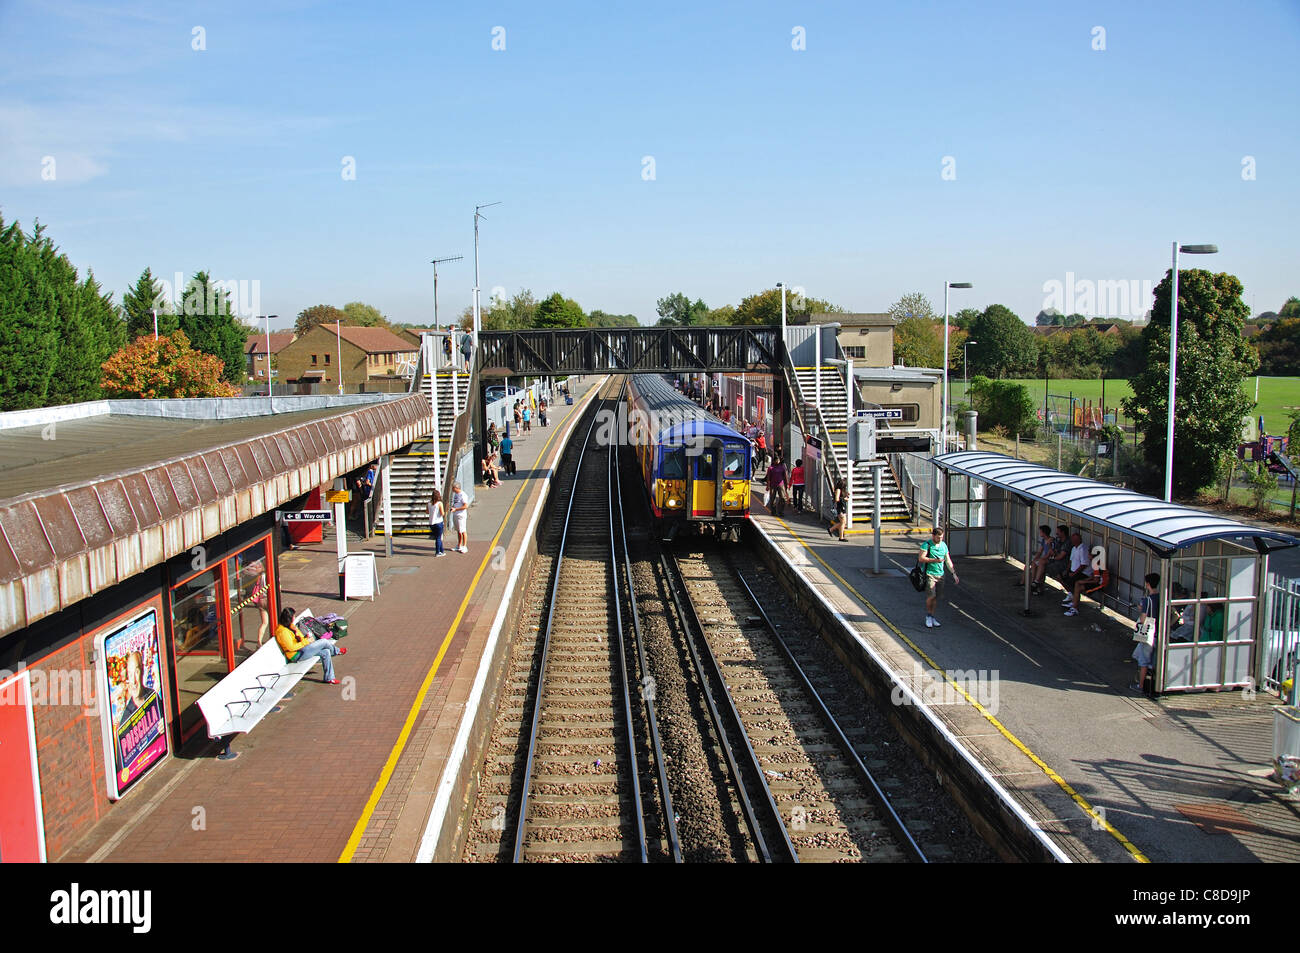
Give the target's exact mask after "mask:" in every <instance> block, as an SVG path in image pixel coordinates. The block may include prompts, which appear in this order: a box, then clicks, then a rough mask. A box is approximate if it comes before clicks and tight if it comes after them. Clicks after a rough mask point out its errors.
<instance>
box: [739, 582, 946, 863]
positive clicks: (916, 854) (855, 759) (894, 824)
mask: <svg viewBox="0 0 1300 953" xmlns="http://www.w3.org/2000/svg"><path fill="white" fill-rule="evenodd" d="M729 562H730V561H729ZM731 571H732V572H733V573H734V574H735V577H736V579H737V580H738V581H739V582H740V585H741V586H742V587H743V588H744V590H745V593H746V595H748V596H749V599H750V601H751V602H752V603H753V604H754V608H755V609H757V610H758V614H759V615H760V616H761V617H762V619H763V623H764V624H765V625H766V626H767V630H768V631H769V632H771V633H772V637H773V638H774V639H775V640H776V644H777V647H778V648H780V649H781V654H782V655H784V656H785V660H786V661H787V662H789V663H790V666H791V667H792V668H793V669H794V670H795V672H796V673H797V674H798V676H799V680H800V682H802V684H803V687H804V689H805V690H806V691H807V692H808V694H809V695H810V696H812V699H813V701H815V702H816V703H817V707H818V708H819V709H820V710H821V713H822V718H823V720H824V721H825V722H826V724H827V725H828V726H829V727H830V728H831V730H832V731H833V732H834V733H835V737H836V738H837V739H839V744H840V748H841V749H842V750H843V751H844V753H845V754H846V755H848V758H849V762H850V763H851V764H852V765H853V767H854V769H855V770H856V771H857V773H858V777H859V778H860V779H861V780H862V781H863V782H864V783H865V784H866V786H867V787H869V788H870V789H871V792H872V796H873V797H874V799H875V801H876V804H877V806H879V807H880V808H882V809H883V810H884V812H885V821H886V822H887V823H888V824H889V826H890V827H891V828H893V830H894V833H895V834H896V835H898V837H899V838H900V839H901V840H902V842H903V846H904V849H905V851H906V852H907V853H909V854H910V855H911V858H912V860H915V861H918V862H920V863H923V864H928V863H929V860H927V859H926V856H925V853H924V852H923V851H922V850H921V847H920V845H919V844H917V842H916V840H915V839H914V838H913V837H912V834H911V832H910V831H909V830H908V829H907V825H906V824H904V823H903V819H902V818H901V817H899V816H898V812H896V811H895V810H894V806H893V805H892V804H890V803H889V798H888V797H887V796H886V795H885V792H884V791H883V790H882V789H881V787H880V785H879V784H877V783H876V779H875V777H874V776H873V775H872V773H871V771H870V770H869V769H868V768H867V766H866V764H864V763H863V761H862V759H861V758H860V757H859V756H858V753H857V751H856V750H854V748H853V744H852V742H850V741H849V739H848V736H847V735H846V734H845V733H844V730H843V729H842V728H840V723H839V722H838V721H836V720H835V716H834V715H832V714H831V711H830V709H829V708H828V707H826V703H825V702H824V701H823V700H822V697H821V695H820V694H819V693H818V691H817V689H816V688H814V687H813V683H812V679H810V678H809V677H808V674H807V673H806V672H805V671H804V670H803V666H802V665H800V664H799V662H798V660H797V659H796V658H795V657H794V653H793V652H791V651H790V647H789V646H788V645H787V644H786V641H785V639H784V638H782V636H781V633H780V632H779V631H778V630H777V627H776V626H775V625H773V624H772V620H771V619H770V618H768V615H767V610H765V609H764V608H763V604H762V603H761V602H759V600H758V597H757V596H756V595H754V590H753V589H752V588H751V587H750V585H749V583H748V582H747V581H746V580H745V577H744V575H743V574H742V573H741V572H740V570H739V569H737V568H736V567H735V566H734V565H732V566H731Z"/></svg>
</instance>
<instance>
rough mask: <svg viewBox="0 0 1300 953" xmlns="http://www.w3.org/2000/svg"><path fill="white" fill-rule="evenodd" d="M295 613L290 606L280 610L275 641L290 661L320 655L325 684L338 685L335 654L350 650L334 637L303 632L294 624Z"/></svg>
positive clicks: (342, 653)
mask: <svg viewBox="0 0 1300 953" xmlns="http://www.w3.org/2000/svg"><path fill="white" fill-rule="evenodd" d="M294 615H295V613H294V611H293V609H292V608H290V607H288V606H286V607H285V608H283V609H281V610H280V624H279V625H278V626H276V628H275V641H276V642H278V643H279V644H280V651H281V652H283V653H284V657H285V658H286V659H288V660H289V661H290V662H300V661H302V660H303V659H305V658H311V657H313V656H320V662H321V665H322V666H324V668H325V684H326V685H337V684H338V683H339V680H338V679H337V678H335V677H334V659H333V656H335V655H347V654H348V650H347V649H345V648H343V646H341V645H336V644H335V643H334V640H333V639H318V638H316V637H315V636H313V635H305V634H303V633H302V632H300V631H299V630H298V628H297V626H295V625H294V624H293V617H294Z"/></svg>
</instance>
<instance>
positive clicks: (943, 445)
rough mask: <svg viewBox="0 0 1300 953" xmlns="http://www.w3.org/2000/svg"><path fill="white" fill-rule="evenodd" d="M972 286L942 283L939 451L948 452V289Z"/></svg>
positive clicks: (962, 282)
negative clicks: (941, 387)
mask: <svg viewBox="0 0 1300 953" xmlns="http://www.w3.org/2000/svg"><path fill="white" fill-rule="evenodd" d="M970 287H973V286H972V285H971V283H970V282H969V281H945V282H944V283H943V419H942V420H940V421H939V426H940V427H941V428H942V436H941V437H940V438H939V452H940V453H947V452H948V290H949V289H950V288H970Z"/></svg>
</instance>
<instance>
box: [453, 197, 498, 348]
mask: <svg viewBox="0 0 1300 953" xmlns="http://www.w3.org/2000/svg"><path fill="white" fill-rule="evenodd" d="M500 204H501V203H500V202H488V203H487V204H486V205H475V206H474V354H475V355H476V356H477V354H478V326H479V303H478V295H479V286H478V220H479V219H480V218H481V219H484V220H486V219H487V216H486V215H484V214H483V213H482V211H481V210H482V209H485V208H491V207H492V206H493V205H500ZM452 360H455V355H453V356H452Z"/></svg>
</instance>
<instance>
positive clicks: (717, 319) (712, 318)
mask: <svg viewBox="0 0 1300 953" xmlns="http://www.w3.org/2000/svg"><path fill="white" fill-rule="evenodd" d="M735 317H736V306H735V305H734V304H724V305H723V306H722V307H721V308H710V309H709V313H708V314H706V315H705V316H704V323H705V324H715V325H721V324H735V323H736V321H735Z"/></svg>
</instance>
